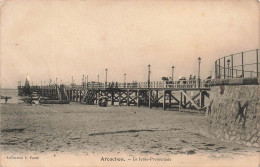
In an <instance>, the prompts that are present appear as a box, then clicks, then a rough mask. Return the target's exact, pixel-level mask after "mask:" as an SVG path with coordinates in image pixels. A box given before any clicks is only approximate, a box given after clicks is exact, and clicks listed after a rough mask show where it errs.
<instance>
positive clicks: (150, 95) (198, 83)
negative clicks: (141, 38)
mask: <svg viewBox="0 0 260 167" xmlns="http://www.w3.org/2000/svg"><path fill="white" fill-rule="evenodd" d="M27 89H28V88H27ZM18 90H19V93H18V94H19V95H23V93H24V92H23V90H25V86H18ZM30 90H31V92H33V93H34V94H37V95H38V96H39V97H43V98H46V99H49V100H69V101H71V102H79V103H81V104H88V105H94V104H98V100H99V99H100V98H102V97H106V98H107V99H108V102H109V103H110V104H111V105H120V106H121V105H125V106H130V105H132V106H138V107H139V106H146V107H149V108H153V107H163V109H167V108H172V107H175V108H176V107H177V108H179V109H180V110H181V109H184V108H189V109H197V110H200V109H203V107H204V106H205V101H206V99H208V98H209V92H208V91H209V90H210V87H209V85H208V80H200V79H188V80H186V79H185V80H178V81H156V82H153V81H148V82H131V83H118V82H105V83H102V82H86V83H82V85H75V84H71V85H63V84H61V85H58V84H53V85H47V86H30Z"/></svg>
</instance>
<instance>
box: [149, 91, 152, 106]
mask: <svg viewBox="0 0 260 167" xmlns="http://www.w3.org/2000/svg"><path fill="white" fill-rule="evenodd" d="M151 100H152V90H149V108H150V109H151V108H152V104H151Z"/></svg>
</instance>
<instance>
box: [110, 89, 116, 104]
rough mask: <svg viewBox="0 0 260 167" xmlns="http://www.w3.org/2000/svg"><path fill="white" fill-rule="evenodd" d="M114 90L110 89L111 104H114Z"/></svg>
mask: <svg viewBox="0 0 260 167" xmlns="http://www.w3.org/2000/svg"><path fill="white" fill-rule="evenodd" d="M114 93H115V92H114V91H113V90H111V105H114V101H115V99H114Z"/></svg>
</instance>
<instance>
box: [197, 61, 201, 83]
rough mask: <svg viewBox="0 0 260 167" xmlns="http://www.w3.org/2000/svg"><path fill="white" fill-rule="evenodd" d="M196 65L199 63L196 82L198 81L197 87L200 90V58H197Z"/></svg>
mask: <svg viewBox="0 0 260 167" xmlns="http://www.w3.org/2000/svg"><path fill="white" fill-rule="evenodd" d="M198 63H199V71H198V81H199V84H198V86H199V88H200V63H201V58H200V57H199V58H198Z"/></svg>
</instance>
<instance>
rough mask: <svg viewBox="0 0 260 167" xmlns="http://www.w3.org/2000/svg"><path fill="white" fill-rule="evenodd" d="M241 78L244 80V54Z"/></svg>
mask: <svg viewBox="0 0 260 167" xmlns="http://www.w3.org/2000/svg"><path fill="white" fill-rule="evenodd" d="M241 58H242V77H243V78H244V75H245V73H244V53H243V52H242V57H241Z"/></svg>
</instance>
